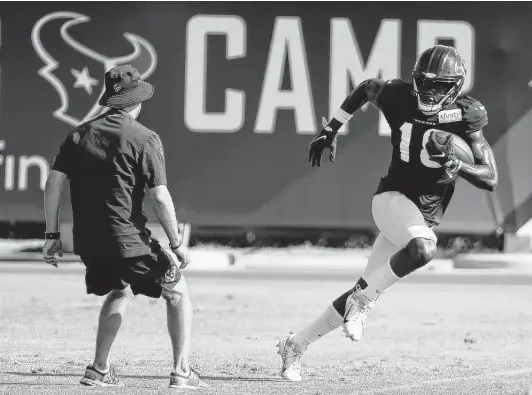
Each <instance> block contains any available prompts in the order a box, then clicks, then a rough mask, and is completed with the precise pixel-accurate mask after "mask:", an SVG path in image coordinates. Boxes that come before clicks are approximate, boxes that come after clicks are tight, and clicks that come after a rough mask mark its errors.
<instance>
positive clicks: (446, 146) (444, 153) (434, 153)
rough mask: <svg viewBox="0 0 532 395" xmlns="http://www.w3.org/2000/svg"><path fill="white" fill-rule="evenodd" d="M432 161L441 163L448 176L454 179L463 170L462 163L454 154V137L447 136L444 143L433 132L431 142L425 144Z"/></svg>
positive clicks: (430, 137)
mask: <svg viewBox="0 0 532 395" xmlns="http://www.w3.org/2000/svg"><path fill="white" fill-rule="evenodd" d="M425 149H426V150H427V152H428V153H429V157H430V160H432V161H434V162H437V163H439V164H440V165H442V167H443V168H444V169H445V172H446V173H447V175H448V176H449V177H450V178H452V177H454V175H455V174H456V173H458V172H459V171H460V169H461V168H462V164H463V163H462V161H461V160H460V159H458V158H457V157H456V155H455V153H454V145H453V135H451V134H450V135H449V136H447V138H446V139H445V141H444V142H443V143H441V144H440V143H439V142H438V141H437V140H436V133H435V132H432V133H431V134H430V136H429V141H428V142H427V144H425Z"/></svg>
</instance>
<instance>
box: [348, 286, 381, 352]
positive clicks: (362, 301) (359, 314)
mask: <svg viewBox="0 0 532 395" xmlns="http://www.w3.org/2000/svg"><path fill="white" fill-rule="evenodd" d="M361 292H362V289H361V288H360V286H359V285H357V286H356V288H355V290H354V291H353V293H352V294H351V296H349V297H348V298H347V301H346V303H345V315H344V323H343V324H342V327H343V331H344V333H345V335H346V337H348V338H350V339H351V340H352V341H356V342H357V341H359V340H360V339H362V334H363V332H364V328H365V327H366V319H367V316H368V312H369V310H370V309H371V308H372V307H373V306H374V305H375V302H374V301H372V300H370V299H368V298H367V297H365V296H364V295H362V294H361Z"/></svg>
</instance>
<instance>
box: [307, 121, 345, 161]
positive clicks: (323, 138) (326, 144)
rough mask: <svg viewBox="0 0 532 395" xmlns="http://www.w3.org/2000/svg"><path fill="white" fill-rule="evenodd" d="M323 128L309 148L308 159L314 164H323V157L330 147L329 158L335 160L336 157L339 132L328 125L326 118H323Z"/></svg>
mask: <svg viewBox="0 0 532 395" xmlns="http://www.w3.org/2000/svg"><path fill="white" fill-rule="evenodd" d="M321 123H322V126H323V129H322V130H321V132H320V134H319V135H317V136H316V137H314V138H313V139H312V141H311V142H310V147H309V150H308V161H309V162H310V163H311V164H312V167H314V166H316V165H317V166H318V167H320V166H321V157H322V155H323V151H324V150H325V148H329V151H330V152H329V160H330V161H331V162H334V160H335V159H336V147H337V138H338V132H337V131H334V130H332V129H331V128H330V127H329V126H328V122H327V120H326V119H325V118H322V119H321Z"/></svg>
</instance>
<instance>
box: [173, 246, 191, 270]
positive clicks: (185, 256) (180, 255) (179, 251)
mask: <svg viewBox="0 0 532 395" xmlns="http://www.w3.org/2000/svg"><path fill="white" fill-rule="evenodd" d="M170 251H172V252H173V253H174V255H175V256H176V257H177V260H178V261H179V262H180V263H181V265H179V269H184V268H186V267H187V266H188V264H189V263H190V252H189V250H188V248H187V247H185V246H183V245H181V246H180V247H177V248H171V247H170Z"/></svg>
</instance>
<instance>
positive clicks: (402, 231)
mask: <svg viewBox="0 0 532 395" xmlns="http://www.w3.org/2000/svg"><path fill="white" fill-rule="evenodd" d="M372 213H373V220H374V221H375V224H376V225H377V227H378V228H379V230H380V231H381V232H382V233H383V234H384V236H386V238H387V239H388V240H389V241H391V242H392V244H394V245H395V246H396V247H397V248H398V249H401V248H403V247H405V246H406V245H407V244H408V242H409V241H410V240H412V239H414V238H417V237H421V238H423V239H428V240H433V241H437V240H438V239H437V238H436V235H435V234H434V231H433V230H432V229H431V228H429V227H428V226H427V224H426V223H425V219H424V218H423V214H421V211H419V208H418V207H417V206H416V205H415V204H414V202H412V201H411V200H410V199H408V198H407V197H406V196H405V195H403V194H402V193H400V192H382V193H379V194H378V195H375V196H374V197H373V203H372Z"/></svg>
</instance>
